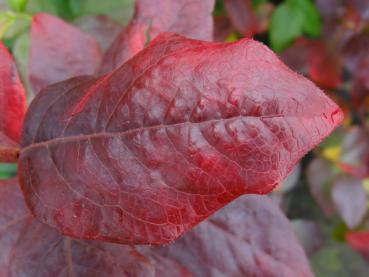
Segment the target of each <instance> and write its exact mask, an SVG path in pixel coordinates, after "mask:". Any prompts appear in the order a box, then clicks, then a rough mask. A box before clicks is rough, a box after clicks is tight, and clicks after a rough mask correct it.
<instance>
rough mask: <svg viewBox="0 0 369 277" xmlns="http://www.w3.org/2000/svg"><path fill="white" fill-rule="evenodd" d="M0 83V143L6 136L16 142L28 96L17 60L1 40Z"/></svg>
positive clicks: (19, 133)
mask: <svg viewBox="0 0 369 277" xmlns="http://www.w3.org/2000/svg"><path fill="white" fill-rule="evenodd" d="M0 85H1V87H0V111H1V113H0V145H2V141H3V140H6V138H7V139H8V140H12V141H14V142H18V141H19V139H20V135H21V129H22V125H23V118H24V114H25V112H26V96H25V92H24V87H23V85H22V82H21V81H20V79H19V76H18V71H17V67H16V65H15V62H14V60H13V58H12V56H11V55H10V53H9V52H8V50H7V48H6V46H5V45H4V44H3V43H2V42H1V41H0ZM3 137H4V138H3ZM5 137H6V138H5Z"/></svg>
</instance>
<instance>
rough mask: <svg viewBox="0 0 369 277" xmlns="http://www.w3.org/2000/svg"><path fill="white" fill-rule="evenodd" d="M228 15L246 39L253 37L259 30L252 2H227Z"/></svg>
mask: <svg viewBox="0 0 369 277" xmlns="http://www.w3.org/2000/svg"><path fill="white" fill-rule="evenodd" d="M224 5H225V7H226V9H227V13H228V15H229V17H230V19H231V20H232V23H233V25H234V26H235V27H236V29H237V30H238V31H239V32H241V33H242V34H244V35H245V36H246V37H252V36H253V35H254V34H255V33H256V32H257V31H258V29H259V26H258V22H257V19H256V16H255V15H254V12H253V10H252V1H251V0H225V1H224Z"/></svg>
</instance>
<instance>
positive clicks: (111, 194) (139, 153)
mask: <svg viewBox="0 0 369 277" xmlns="http://www.w3.org/2000/svg"><path fill="white" fill-rule="evenodd" d="M341 121H342V112H341V110H340V109H339V108H338V106H337V105H336V104H334V103H333V102H332V101H331V100H330V99H329V98H328V97H326V96H325V95H324V94H323V93H322V92H321V91H320V90H319V89H318V88H317V87H315V86H314V85H313V84H312V83H311V82H310V81H308V80H307V79H305V78H303V77H301V76H299V75H297V74H295V73H293V72H292V71H290V70H289V69H288V68H287V67H285V66H284V65H283V64H282V63H281V62H280V61H279V60H278V58H277V57H276V56H275V54H274V53H273V52H272V51H271V50H269V49H268V48H267V47H265V46H263V45H262V44H260V43H258V42H256V41H253V40H248V39H245V40H242V41H239V42H236V43H230V44H219V43H208V42H202V41H195V40H190V39H186V38H184V37H181V36H178V35H173V34H163V35H161V36H160V37H159V38H157V39H156V40H155V41H153V42H152V44H151V45H150V46H149V47H147V48H146V49H145V50H143V51H142V52H140V53H139V54H138V55H137V56H135V57H134V58H133V59H131V60H129V61H128V62H127V63H126V64H124V65H123V66H122V67H120V68H119V69H118V70H115V71H113V73H111V74H110V75H106V76H103V77H101V78H99V79H87V78H77V79H72V80H69V81H67V82H64V83H60V84H57V85H54V86H51V87H49V88H48V89H46V90H45V91H44V92H43V93H42V94H40V95H39V96H38V97H37V98H36V99H35V100H34V102H33V103H32V105H31V107H30V109H29V112H28V116H27V119H26V127H25V131H24V137H23V142H22V146H23V149H22V150H21V156H20V163H19V166H20V172H21V180H22V186H23V190H24V192H25V196H26V198H27V199H28V203H29V204H30V208H31V209H32V210H33V212H34V214H35V215H36V216H37V217H38V218H39V219H40V220H41V221H43V222H46V223H47V224H49V225H50V226H53V227H54V228H57V229H59V230H60V231H62V232H63V233H65V234H68V235H71V236H75V237H79V238H86V239H87V238H88V239H100V240H109V241H117V242H121V243H151V244H161V243H167V242H170V241H172V240H174V239H176V238H177V237H178V236H180V235H181V234H183V233H184V232H185V231H187V230H189V229H190V228H191V227H193V226H194V225H196V224H197V223H199V222H200V221H202V220H204V219H205V218H206V217H208V216H209V215H210V214H212V213H213V212H215V211H216V210H218V209H219V208H221V207H223V206H224V205H225V204H227V203H229V202H230V201H232V200H233V199H235V198H237V197H238V196H240V195H242V194H245V193H260V194H261V193H268V192H270V191H271V190H272V189H273V188H274V187H275V186H276V185H277V184H278V183H279V182H280V181H281V180H282V179H283V178H284V177H285V176H286V175H287V174H288V173H289V172H290V170H291V169H292V168H293V167H294V165H295V164H296V163H297V162H298V160H299V159H300V158H301V157H302V156H303V155H305V154H306V153H307V151H309V150H310V149H311V148H312V147H314V146H315V145H316V144H317V143H319V142H320V141H321V140H322V139H323V138H324V137H326V136H327V135H328V134H329V133H330V132H331V131H332V130H333V129H334V128H335V127H336V126H337V124H339V123H340V122H341Z"/></svg>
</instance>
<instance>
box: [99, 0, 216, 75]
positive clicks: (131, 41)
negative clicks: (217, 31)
mask: <svg viewBox="0 0 369 277" xmlns="http://www.w3.org/2000/svg"><path fill="white" fill-rule="evenodd" d="M213 8H214V0H202V1H188V0H177V1H172V0H159V1H152V0H137V1H136V6H135V14H134V17H133V19H132V20H131V23H130V24H129V25H128V27H127V28H126V29H124V30H123V31H122V32H121V33H120V34H119V35H118V36H117V38H116V39H115V41H114V42H113V43H112V45H111V47H110V48H109V49H108V51H107V53H106V54H105V56H104V59H103V61H102V64H101V66H100V73H107V72H109V71H111V70H113V69H115V68H117V67H119V66H120V65H122V64H123V63H124V62H125V61H127V60H128V59H130V58H131V57H133V56H134V55H135V54H137V53H138V52H139V51H141V50H142V49H143V48H144V47H145V46H146V45H147V43H148V42H150V41H151V40H153V39H154V38H155V37H156V36H157V35H159V34H160V33H163V32H174V33H178V34H180V35H184V36H186V37H188V38H193V39H202V40H212V35H213V17H212V11H213Z"/></svg>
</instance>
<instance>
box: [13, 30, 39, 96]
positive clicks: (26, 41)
mask: <svg viewBox="0 0 369 277" xmlns="http://www.w3.org/2000/svg"><path fill="white" fill-rule="evenodd" d="M29 51H30V34H29V32H25V33H23V34H21V35H19V36H18V37H17V38H16V40H15V42H14V47H13V56H14V59H15V62H16V63H17V68H18V71H19V74H20V76H21V79H22V82H23V84H24V86H25V88H26V94H27V99H28V101H31V100H32V98H33V96H34V94H33V92H32V88H31V84H30V80H29V72H28V71H29V66H28V63H29Z"/></svg>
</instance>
